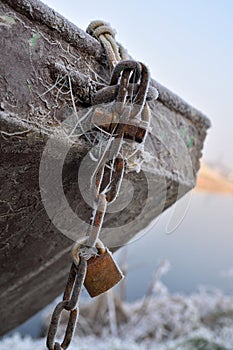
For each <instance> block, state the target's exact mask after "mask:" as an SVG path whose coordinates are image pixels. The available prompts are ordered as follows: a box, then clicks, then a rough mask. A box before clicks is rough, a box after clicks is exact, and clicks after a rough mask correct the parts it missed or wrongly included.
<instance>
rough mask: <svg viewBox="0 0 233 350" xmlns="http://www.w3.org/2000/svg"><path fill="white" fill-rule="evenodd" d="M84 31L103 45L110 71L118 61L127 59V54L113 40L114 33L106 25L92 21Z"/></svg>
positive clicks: (98, 21) (99, 21)
mask: <svg viewBox="0 0 233 350" xmlns="http://www.w3.org/2000/svg"><path fill="white" fill-rule="evenodd" d="M86 31H87V33H88V34H90V35H91V36H93V37H94V38H95V39H97V40H99V41H100V43H101V44H102V45H103V47H104V49H105V52H106V56H107V59H108V63H109V65H110V67H111V69H113V68H114V67H115V65H116V64H117V63H118V62H119V61H120V60H126V59H128V58H129V55H128V52H127V51H126V50H125V48H124V47H123V46H122V45H121V44H119V43H118V42H117V41H116V39H115V35H116V31H115V30H114V29H113V28H112V27H111V26H110V25H109V24H108V23H106V22H103V21H101V20H97V21H93V22H91V23H90V24H89V26H88V27H87V30H86Z"/></svg>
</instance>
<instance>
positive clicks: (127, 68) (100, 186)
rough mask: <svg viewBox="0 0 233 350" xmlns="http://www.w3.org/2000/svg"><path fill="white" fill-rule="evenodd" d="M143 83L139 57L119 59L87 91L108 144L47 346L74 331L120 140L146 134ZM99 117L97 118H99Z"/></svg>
mask: <svg viewBox="0 0 233 350" xmlns="http://www.w3.org/2000/svg"><path fill="white" fill-rule="evenodd" d="M100 33H102V32H101V31H100ZM100 35H102V34H100ZM149 83H150V76H149V71H148V69H147V67H146V66H145V65H144V64H143V63H140V62H136V61H134V60H123V61H120V62H119V63H118V64H116V65H115V66H114V68H113V71H112V75H111V79H110V83H109V86H104V85H102V86H101V88H100V89H97V91H96V93H95V94H94V96H93V97H92V101H91V102H92V105H93V106H94V109H93V115H92V122H93V125H95V124H96V123H97V124H98V126H99V128H98V130H99V129H100V130H101V129H102V130H104V131H106V132H107V133H108V134H109V136H110V137H109V142H110V144H109V147H108V148H106V149H105V150H104V152H103V154H102V156H101V159H100V160H99V162H98V166H97V168H96V171H95V174H93V176H94V178H95V181H94V186H93V187H94V188H93V190H94V200H95V206H94V208H95V209H94V210H93V212H92V219H91V223H90V228H89V231H88V232H87V235H86V237H85V238H84V239H82V240H81V241H80V240H79V241H77V242H76V243H75V245H74V247H73V250H72V256H73V263H72V266H71V269H70V272H69V276H68V281H67V284H66V287H65V291H64V295H63V300H62V301H61V302H59V303H58V304H57V306H56V307H55V309H54V312H53V314H52V317H51V322H50V326H49V329H48V336H47V348H48V349H49V350H61V349H63V350H65V349H67V348H68V346H69V344H70V342H71V339H72V336H73V334H74V330H75V325H76V321H77V318H78V303H79V298H80V294H81V289H82V287H83V284H84V281H85V277H86V274H87V264H88V260H89V259H90V258H91V257H92V256H95V255H97V254H98V249H97V248H98V247H102V248H101V249H104V248H103V246H101V244H102V243H101V241H100V240H99V234H100V231H101V228H102V225H103V221H104V216H105V213H106V209H107V206H108V205H109V204H110V203H112V202H114V201H115V200H116V198H117V196H118V193H119V191H120V186H121V183H122V179H123V175H124V172H125V166H126V164H125V163H126V161H125V159H124V157H122V155H121V146H122V140H123V139H130V140H133V141H136V142H140V143H141V142H143V141H144V139H145V137H146V134H147V130H148V126H149V122H150V109H149V107H148V104H147V101H148V100H149V99H152V98H156V97H157V91H153V89H152V88H151V87H150V86H149ZM112 101H116V104H115V105H114V106H113V108H112V110H111V111H110V112H106V110H105V109H104V108H101V106H100V107H99V106H97V105H102V104H106V103H109V102H112ZM101 118H102V119H101ZM99 120H102V121H103V122H102V123H100V122H99ZM127 122H128V123H127ZM97 246H98V247H97ZM63 310H65V311H67V312H69V318H68V322H67V326H66V330H65V335H64V339H63V341H62V343H58V342H57V341H55V337H56V333H57V330H58V325H59V321H60V317H61V313H62V311H63Z"/></svg>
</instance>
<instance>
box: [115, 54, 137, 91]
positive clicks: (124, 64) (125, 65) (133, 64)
mask: <svg viewBox="0 0 233 350" xmlns="http://www.w3.org/2000/svg"><path fill="white" fill-rule="evenodd" d="M125 69H130V70H134V74H135V75H133V78H134V80H135V81H134V82H135V83H137V82H138V81H139V79H140V76H141V65H140V63H139V62H137V61H134V60H124V61H120V62H118V63H117V65H116V66H115V67H114V69H113V72H112V76H111V80H110V83H109V85H110V86H111V85H117V83H118V81H119V78H120V74H121V73H122V72H123V71H124V70H125ZM131 83H132V81H131Z"/></svg>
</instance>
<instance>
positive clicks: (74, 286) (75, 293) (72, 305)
mask: <svg viewBox="0 0 233 350" xmlns="http://www.w3.org/2000/svg"><path fill="white" fill-rule="evenodd" d="M86 272H87V261H86V260H85V259H84V258H82V257H81V258H80V262H79V265H78V266H77V267H76V266H75V265H74V264H72V266H71V269H70V274H69V277H68V281H67V284H66V288H65V292H64V295H63V301H61V302H60V303H58V304H57V306H56V307H55V309H54V311H53V314H52V317H51V321H50V326H49V330H48V336H47V343H46V345H47V347H48V349H49V350H56V349H57V350H60V349H63V350H65V349H67V347H68V346H69V344H70V341H71V338H72V336H73V333H74V329H75V323H76V320H77V317H78V311H77V307H76V305H77V302H78V300H79V297H80V293H81V289H82V286H83V283H84V280H85V277H86ZM71 293H72V294H71ZM70 296H71V298H70ZM63 310H66V311H70V315H69V320H68V324H67V327H66V332H65V336H64V339H63V342H62V344H61V345H60V344H59V343H57V342H55V343H54V340H55V336H56V333H57V329H58V325H59V321H60V318H61V313H62V311H63Z"/></svg>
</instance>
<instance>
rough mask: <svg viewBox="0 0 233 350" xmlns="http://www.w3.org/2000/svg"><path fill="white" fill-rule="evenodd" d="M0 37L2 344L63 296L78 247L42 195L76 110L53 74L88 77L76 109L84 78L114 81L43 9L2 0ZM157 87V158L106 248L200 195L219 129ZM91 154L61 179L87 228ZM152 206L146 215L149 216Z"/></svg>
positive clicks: (76, 33) (96, 56) (99, 53)
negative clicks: (57, 138) (52, 142)
mask: <svg viewBox="0 0 233 350" xmlns="http://www.w3.org/2000/svg"><path fill="white" fill-rule="evenodd" d="M0 32H1V35H0V52H1V66H0V130H1V154H0V164H1V170H0V198H1V199H0V276H1V277H0V278H1V283H0V294H1V313H0V325H1V326H0V334H4V333H6V332H7V331H9V330H10V329H12V328H14V327H16V326H18V325H19V324H20V323H22V322H23V321H25V320H26V319H28V318H29V317H30V316H32V315H33V314H35V313H36V312H37V311H39V310H40V309H41V308H43V307H44V306H45V305H47V304H48V303H49V302H51V301H52V300H53V299H54V298H55V297H56V296H57V295H58V294H59V293H61V291H62V289H63V287H64V283H65V280H66V276H67V271H68V269H69V265H70V254H69V250H70V248H71V246H72V244H73V240H72V239H70V238H69V237H67V236H66V235H64V234H63V233H61V232H60V230H59V229H58V228H57V227H56V226H54V224H53V223H52V222H51V220H50V218H49V216H48V214H47V212H46V210H45V208H44V205H43V203H42V199H41V194H40V187H39V167H40V161H41V156H42V153H43V150H44V148H45V145H46V141H47V140H48V138H49V136H50V135H51V134H52V133H53V131H54V128H56V127H57V125H58V122H60V121H62V120H63V119H64V116H66V115H68V114H69V110H70V106H71V99H70V96H68V97H67V95H65V94H63V96H62V97H61V96H58V95H56V94H57V92H58V90H56V91H55V92H54V90H53V89H50V88H49V87H53V85H54V77H53V74H52V73H53V72H52V69H51V67H52V66H53V67H54V63H56V62H58V63H59V64H62V66H63V68H64V67H65V69H66V68H67V70H68V71H69V69H70V67H71V68H72V70H75V71H77V72H78V73H79V78H80V81H79V83H80V84H78V85H77V86H76V95H77V96H78V100H77V101H76V105H77V108H82V107H83V106H85V105H86V104H87V102H88V101H87V98H88V97H87V80H85V79H86V78H85V77H86V76H87V77H88V79H89V82H90V83H93V84H94V82H96V81H100V82H102V81H103V80H104V81H108V80H109V74H110V72H109V68H108V64H107V61H106V58H105V55H104V51H103V48H102V47H101V45H100V43H99V42H98V41H97V40H95V39H94V38H92V37H91V36H89V35H88V34H86V33H85V32H83V31H82V30H81V29H79V28H77V27H76V26H74V25H73V24H72V23H70V22H68V21H67V20H66V19H65V18H63V17H62V16H60V15H59V14H57V13H55V12H54V11H53V10H52V9H50V8H49V7H47V6H45V5H44V4H43V3H41V2H39V1H37V0H1V1H0ZM152 85H153V86H155V87H156V88H157V89H158V91H159V98H158V100H156V101H154V102H150V108H151V111H152V128H153V130H155V133H154V134H153V135H149V136H148V140H147V142H148V147H149V149H150V152H151V154H152V156H153V157H152V159H151V161H150V162H147V163H145V164H144V168H143V172H140V173H137V172H136V171H132V172H130V173H129V174H128V175H127V179H128V180H130V181H131V183H134V193H135V196H136V197H134V200H132V201H131V203H130V205H129V206H128V207H127V208H126V209H125V210H122V211H121V213H120V215H114V213H113V214H111V213H109V214H107V217H106V225H107V227H106V228H105V231H104V232H105V233H104V234H105V239H106V240H107V228H108V227H114V226H123V225H125V224H127V236H126V238H125V234H126V230H122V232H121V236H120V238H121V242H122V244H124V243H126V242H127V241H128V240H129V239H131V238H132V237H134V236H135V235H136V234H137V233H138V232H140V231H141V230H143V229H144V228H145V227H147V226H148V225H149V224H150V223H151V222H152V221H153V219H154V218H155V217H157V216H158V215H159V214H160V213H161V211H163V210H165V209H166V208H168V207H170V206H171V205H172V204H173V203H174V202H175V201H176V200H177V198H180V197H181V196H183V195H184V194H185V193H186V192H187V191H189V190H190V189H191V188H193V187H194V185H195V177H196V173H197V171H198V169H199V159H200V157H201V152H202V147H203V142H204V139H205V136H206V130H207V129H208V127H209V125H210V124H209V121H208V119H207V118H206V117H205V116H204V115H203V114H202V113H200V112H199V111H198V110H196V109H194V108H193V107H191V106H190V105H188V104H187V103H186V102H184V101H183V100H182V99H181V98H179V97H178V96H176V95H175V94H173V93H172V92H171V91H169V90H168V89H167V88H165V87H163V86H161V85H160V84H159V83H158V82H156V81H153V82H152ZM89 86H90V85H89ZM45 92H46V93H45ZM177 135H178V136H177ZM63 141H64V140H63V139H62V138H61V143H62V142H63ZM87 148H88V145H87V143H86V141H85V139H83V138H80V142H79V143H78V144H74V145H72V147H71V148H70V151H69V154H68V156H67V157H66V161H65V164H64V167H63V173H62V174H63V186H64V192H65V194H66V198H67V199H68V202H69V204H70V206H71V207H72V209H73V211H74V212H76V213H77V214H78V216H79V217H80V218H82V220H83V221H87V222H88V220H89V217H90V213H91V210H90V207H89V206H88V205H87V204H85V202H84V200H83V199H82V196H81V194H80V192H79V190H78V183H77V176H76V175H77V169H78V167H79V165H80V163H81V161H82V159H83V157H84V155H85V154H86V152H87ZM184 149H185V152H183V151H184ZM52 158H53V156H51V162H52V161H53V159H52ZM187 159H188V163H189V164H187ZM190 164H191V165H192V166H191V167H190ZM148 179H150V183H151V187H150V191H148V188H147V182H148ZM145 200H146V211H144V212H143V215H140V213H141V212H142V207H143V206H145ZM75 229H76V234H77V236H81V235H83V234H84V232H83V231H82V229H83V228H82V227H81V226H80V227H76V228H75Z"/></svg>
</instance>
